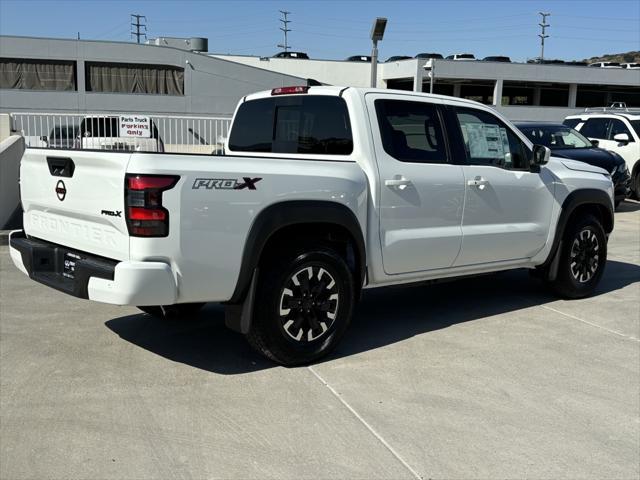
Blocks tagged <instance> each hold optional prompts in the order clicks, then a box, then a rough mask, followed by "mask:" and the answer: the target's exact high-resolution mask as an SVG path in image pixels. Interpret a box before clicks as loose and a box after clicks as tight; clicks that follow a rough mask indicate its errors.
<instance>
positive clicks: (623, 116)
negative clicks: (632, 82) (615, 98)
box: [563, 104, 640, 198]
mask: <svg viewBox="0 0 640 480" xmlns="http://www.w3.org/2000/svg"><path fill="white" fill-rule="evenodd" d="M563 123H564V124H565V125H567V126H568V127H571V128H574V129H576V130H578V131H579V132H580V133H582V135H584V136H585V137H587V138H588V139H589V140H597V142H598V147H600V148H604V149H605V150H609V151H611V152H615V153H617V154H618V155H620V156H621V157H622V158H624V160H625V162H626V163H627V168H628V169H629V171H630V172H631V190H632V191H633V193H634V194H635V196H636V198H638V197H640V162H639V161H638V160H640V109H636V110H634V109H629V108H626V106H624V104H620V105H618V106H614V107H609V108H601V109H587V110H586V111H585V112H584V113H579V114H577V115H569V116H568V117H567V118H565V119H564V122H563Z"/></svg>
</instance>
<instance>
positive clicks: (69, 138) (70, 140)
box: [47, 125, 78, 148]
mask: <svg viewBox="0 0 640 480" xmlns="http://www.w3.org/2000/svg"><path fill="white" fill-rule="evenodd" d="M77 136H78V127H77V126H74V125H70V126H66V125H65V126H59V127H53V128H52V129H51V132H49V138H48V139H47V145H48V146H49V148H73V146H74V145H75V143H76V139H77Z"/></svg>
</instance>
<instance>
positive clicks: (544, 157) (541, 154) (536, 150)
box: [531, 145, 551, 167]
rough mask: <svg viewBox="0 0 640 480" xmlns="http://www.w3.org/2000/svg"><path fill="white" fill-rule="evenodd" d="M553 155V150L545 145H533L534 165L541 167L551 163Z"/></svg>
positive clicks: (532, 162) (532, 163)
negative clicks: (550, 159)
mask: <svg viewBox="0 0 640 480" xmlns="http://www.w3.org/2000/svg"><path fill="white" fill-rule="evenodd" d="M550 157H551V150H550V149H549V147H545V146H544V145H534V146H533V159H532V161H531V165H532V166H536V167H540V166H542V165H546V164H547V163H549V158H550Z"/></svg>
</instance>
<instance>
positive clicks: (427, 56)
mask: <svg viewBox="0 0 640 480" xmlns="http://www.w3.org/2000/svg"><path fill="white" fill-rule="evenodd" d="M416 58H423V59H435V60H441V59H443V58H444V57H443V56H442V55H440V54H439V53H419V54H417V55H416Z"/></svg>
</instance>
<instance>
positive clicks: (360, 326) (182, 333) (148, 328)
mask: <svg viewBox="0 0 640 480" xmlns="http://www.w3.org/2000/svg"><path fill="white" fill-rule="evenodd" d="M639 281H640V266H638V265H634V264H630V263H622V262H616V261H609V262H607V268H606V270H605V273H604V276H603V278H602V281H601V282H600V285H599V287H598V289H597V291H596V293H595V295H594V296H598V295H603V294H605V293H608V292H611V291H614V290H618V289H620V288H623V287H626V286H627V285H630V284H633V283H636V282H639ZM555 300H557V297H555V296H554V295H553V294H552V293H550V292H549V291H548V290H547V289H546V288H545V286H544V285H543V284H542V282H540V281H539V280H536V279H533V278H531V277H530V276H529V274H528V273H527V272H526V271H523V270H514V271H508V272H502V273H496V274H492V275H485V276H481V277H474V278H468V279H462V280H457V281H451V282H448V283H440V284H434V285H421V286H412V287H402V288H401V287H390V288H381V289H376V290H372V291H366V292H365V293H364V295H363V299H362V301H361V302H360V304H359V306H358V307H357V309H356V314H355V317H354V319H353V323H352V325H351V327H350V328H349V330H348V332H347V334H346V335H345V337H344V338H343V340H342V342H341V343H340V345H338V347H337V349H336V351H335V352H333V353H332V354H331V355H330V356H329V358H328V359H327V360H331V359H336V358H340V357H345V356H350V355H354V354H357V353H361V352H365V351H368V350H372V349H375V348H379V347H383V346H386V345H390V344H393V343H396V342H400V341H402V340H405V339H407V338H411V337H413V336H415V335H421V334H424V333H428V332H430V331H433V330H439V329H441V328H446V327H448V326H450V325H455V324H459V323H464V322H469V321H473V320H481V319H483V318H486V317H490V316H494V315H499V314H503V313H507V312H513V311H517V310H522V309H525V308H529V307H533V306H537V305H542V304H545V303H549V302H553V301H555ZM105 325H106V326H107V327H108V328H109V329H111V330H112V331H113V332H115V333H116V334H118V335H119V336H120V337H121V338H122V339H124V340H127V341H128V342H131V343H133V344H135V345H137V346H139V347H141V348H144V349H146V350H148V351H150V352H152V353H155V354H157V355H160V356H162V357H165V358H167V359H169V360H172V361H175V362H180V363H184V364H187V365H191V366H193V367H196V368H200V369H203V370H207V371H210V372H214V373H218V374H222V375H234V374H241V373H250V372H254V371H258V370H262V369H266V368H271V367H274V366H275V365H274V364H273V363H272V362H270V361H268V360H266V359H264V358H263V357H262V356H260V355H259V354H257V353H255V352H254V351H253V350H252V349H251V348H250V347H249V345H248V344H247V342H246V341H245V340H244V337H243V336H242V335H240V334H237V333H235V332H232V331H230V330H228V329H227V328H226V327H225V326H224V310H223V308H222V307H220V306H218V305H213V304H211V305H208V306H207V307H206V308H204V309H203V310H202V311H201V312H200V314H199V316H198V317H197V318H193V319H183V320H174V321H163V320H157V319H155V318H153V317H150V316H149V315H145V314H142V313H141V314H140V315H129V316H126V317H120V318H116V319H113V320H109V321H107V322H106V323H105Z"/></svg>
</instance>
